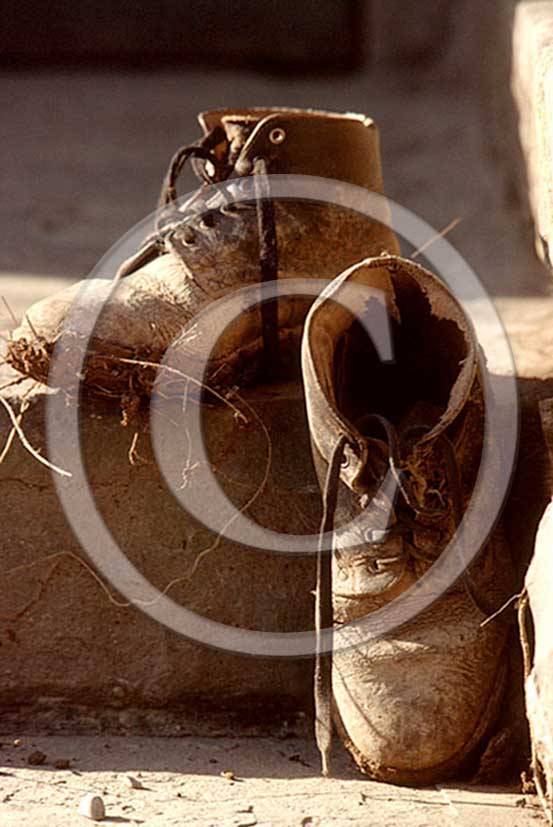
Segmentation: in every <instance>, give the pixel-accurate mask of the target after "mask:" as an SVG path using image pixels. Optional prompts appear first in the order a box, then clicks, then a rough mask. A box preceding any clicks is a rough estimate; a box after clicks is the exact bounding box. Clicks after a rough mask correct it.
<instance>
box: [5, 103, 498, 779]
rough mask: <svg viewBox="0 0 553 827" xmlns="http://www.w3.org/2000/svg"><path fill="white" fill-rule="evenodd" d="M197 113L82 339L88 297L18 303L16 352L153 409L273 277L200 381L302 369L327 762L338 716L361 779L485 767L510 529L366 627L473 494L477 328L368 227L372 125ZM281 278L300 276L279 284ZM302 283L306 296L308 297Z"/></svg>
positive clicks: (375, 161)
mask: <svg viewBox="0 0 553 827" xmlns="http://www.w3.org/2000/svg"><path fill="white" fill-rule="evenodd" d="M200 123H201V125H202V127H203V132H204V135H203V137H202V138H201V139H200V140H199V141H198V142H197V143H195V144H193V145H191V146H188V147H184V148H183V149H182V150H180V151H179V152H178V153H177V154H176V156H175V157H174V159H173V161H172V163H171V166H170V169H169V172H168V175H167V179H166V181H165V184H164V188H163V192H162V203H161V208H160V212H159V217H158V226H157V231H156V232H155V233H154V234H153V235H152V236H151V237H150V238H149V239H147V240H146V242H145V243H144V245H143V246H142V247H141V249H140V250H139V251H138V252H137V254H136V255H135V256H134V257H133V258H132V259H131V260H129V261H128V262H127V263H126V264H125V265H124V266H123V267H122V269H121V271H120V272H119V274H118V279H119V282H118V284H117V288H116V290H115V291H114V292H113V293H112V294H111V296H110V297H109V300H108V301H107V302H106V303H105V305H104V306H103V309H102V312H101V314H100V315H99V317H98V320H97V322H96V325H95V327H94V331H93V335H92V338H90V339H88V338H87V339H86V340H84V339H83V340H82V341H81V339H82V337H81V334H80V331H79V324H78V318H79V315H78V314H79V312H81V313H84V314H85V315H86V313H87V308H86V306H85V307H84V309H83V308H82V307H81V309H80V310H79V311H78V312H77V315H75V314H72V316H71V323H70V324H69V325H68V324H67V318H68V313H69V310H70V308H71V306H72V305H73V303H74V300H75V298H76V297H77V296H78V295H79V291H80V286H79V285H76V286H74V287H71V288H69V289H68V290H65V291H62V292H61V293H60V294H58V295H56V296H54V297H52V298H50V299H47V300H45V301H43V302H40V303H39V304H37V305H35V306H34V307H32V308H31V309H30V310H29V311H28V313H27V315H26V317H25V322H24V323H23V324H22V326H21V327H20V328H19V329H18V330H17V331H16V332H15V334H14V337H13V341H12V343H11V346H10V354H9V358H10V360H11V363H12V364H13V366H14V367H16V368H17V369H18V370H19V371H21V372H22V373H24V374H26V375H29V376H32V377H34V378H35V379H38V380H40V381H43V382H47V381H48V372H49V367H50V361H51V357H52V353H53V351H54V348H55V347H57V352H58V353H59V352H63V350H64V348H65V349H67V350H71V351H73V350H75V349H76V348H77V349H78V348H79V347H82V348H83V349H86V361H85V365H84V372H83V373H82V375H81V376H80V377H79V378H80V379H82V381H83V382H84V384H85V385H86V386H87V387H88V389H89V390H90V391H91V392H93V393H100V394H108V395H111V396H115V397H118V398H119V399H121V400H122V401H123V403H124V404H127V403H128V399H129V395H130V396H132V397H133V399H135V400H136V399H137V398H140V397H142V396H144V397H148V395H149V394H150V392H151V388H152V384H153V382H154V379H155V373H156V368H155V366H156V364H157V363H159V362H160V360H161V359H162V358H163V356H164V353H165V351H166V349H167V348H168V346H169V345H172V344H174V342H175V341H177V343H178V342H179V340H181V347H182V348H183V349H184V358H185V359H188V360H189V361H190V363H191V364H192V363H194V361H195V360H198V359H200V358H201V356H202V335H203V333H204V331H203V329H202V324H201V318H202V313H204V312H205V311H206V309H208V308H210V307H211V306H212V305H213V304H214V303H216V302H217V301H218V300H220V299H223V298H225V297H228V296H230V295H232V294H234V293H236V294H237V295H242V293H238V291H242V290H243V289H244V288H246V287H251V286H254V285H258V284H259V283H260V282H265V284H266V286H269V287H270V286H271V284H274V282H275V280H276V279H278V284H279V285H280V284H282V285H283V286H284V288H283V289H282V291H281V293H280V295H278V297H277V298H276V299H275V298H274V296H275V294H274V293H273V294H271V295H273V301H266V302H264V303H262V304H260V303H259V302H257V303H253V304H252V303H250V304H249V305H248V306H247V307H246V303H245V304H244V306H243V308H242V309H241V310H240V306H239V310H240V312H238V313H234V315H232V317H231V318H230V320H229V321H228V324H226V326H225V328H224V330H223V329H222V328H221V329H220V330H217V331H216V333H217V336H216V337H215V338H214V339H213V336H212V333H213V331H208V333H209V334H210V336H211V339H213V341H215V340H216V344H215V347H214V349H213V350H211V353H210V355H209V359H208V360H207V367H206V371H205V373H204V374H203V376H204V381H205V384H206V385H208V386H210V387H213V386H214V385H216V386H218V387H219V388H223V389H224V388H225V387H228V386H235V385H240V384H244V383H246V382H253V381H256V380H258V379H260V378H262V379H265V380H267V379H268V378H269V379H276V378H278V377H279V376H286V375H289V374H290V373H293V372H294V370H295V369H297V370H299V371H300V372H301V377H302V380H303V385H304V391H305V399H306V406H307V414H308V422H309V429H310V434H311V442H312V451H313V457H314V462H315V466H316V470H317V474H318V476H319V479H320V481H321V490H322V495H323V499H324V503H323V505H324V513H325V517H324V525H323V527H322V532H321V545H320V551H319V555H318V584H317V609H316V614H317V617H316V621H317V622H316V626H317V636H316V640H317V666H316V681H315V696H316V711H317V724H316V729H317V740H318V743H319V747H320V749H321V752H322V753H323V763H324V764H325V765H326V763H327V759H328V751H329V748H330V731H331V728H332V726H333V725H334V726H335V727H336V728H337V729H338V731H339V733H340V736H341V737H342V740H343V741H344V743H345V744H346V746H347V747H348V749H349V750H350V751H351V753H352V754H353V756H354V758H355V760H356V762H357V764H358V765H359V767H360V768H361V769H362V770H363V771H364V772H366V773H367V774H368V775H369V776H371V777H373V778H375V779H379V780H385V781H392V782H396V783H405V784H426V783H433V782H436V781H440V780H443V779H444V778H446V777H449V776H451V775H453V774H456V773H458V772H460V771H462V770H464V769H465V768H468V767H470V766H472V765H474V764H475V762H477V761H478V758H479V756H481V755H482V754H483V752H484V750H485V748H486V745H487V743H488V742H489V741H490V739H491V738H492V737H493V735H494V733H495V732H496V731H497V722H498V719H499V715H500V711H501V706H502V699H503V697H504V689H505V684H506V679H507V670H508V657H507V652H508V638H509V633H508V628H507V626H506V624H505V623H504V622H502V620H501V619H499V620H497V621H492V622H490V623H487V624H485V625H484V626H483V625H482V621H483V620H484V618H485V617H486V615H487V614H488V613H489V612H490V611H491V610H492V609H493V608H494V607H498V606H500V605H501V603H502V602H503V600H504V599H505V597H507V596H508V595H509V594H510V589H511V561H510V558H509V554H508V551H507V549H506V546H505V543H504V541H503V538H502V534H501V528H500V527H499V528H496V530H495V531H494V533H493V534H492V536H491V538H490V539H489V541H488V543H487V545H486V547H485V548H484V549H481V550H479V552H480V553H479V555H478V556H476V557H475V558H474V561H473V562H472V564H471V565H470V566H468V567H467V568H466V569H465V571H464V573H463V576H462V577H460V578H459V579H457V580H456V581H455V582H451V583H447V584H446V585H445V586H444V587H443V588H442V590H441V591H440V592H438V593H436V594H434V595H433V599H432V600H429V601H427V602H426V604H425V607H424V609H423V611H421V612H418V613H417V612H416V611H415V612H414V611H412V610H406V613H404V614H402V613H401V611H400V612H399V613H398V612H396V613H395V614H394V613H393V612H392V613H391V614H389V616H388V622H387V621H386V616H385V615H384V616H383V617H384V621H383V625H382V624H381V626H380V627H379V631H377V632H375V628H376V627H374V628H373V627H371V626H370V623H369V626H367V628H366V629H365V628H364V626H363V624H364V623H365V622H366V621H370V620H371V619H372V618H375V617H377V616H378V617H380V616H382V612H383V611H384V612H385V610H386V609H389V608H390V607H394V606H397V605H401V604H400V601H399V599H400V598H401V597H402V596H405V595H406V594H408V593H412V592H413V589H416V587H417V584H419V583H420V582H422V580H423V578H424V577H425V576H426V575H427V573H428V572H431V570H432V567H433V564H434V563H435V562H436V561H437V560H438V559H439V558H440V557H441V555H442V554H444V553H445V550H446V548H447V547H448V544H450V541H451V540H452V538H453V537H454V536H455V534H456V531H457V529H458V525H459V523H460V521H461V519H462V517H463V514H464V511H465V508H466V506H467V503H468V502H469V500H470V497H471V494H472V490H473V487H474V483H475V479H476V476H477V473H478V468H479V464H480V460H481V456H482V449H483V432H484V428H483V424H484V418H485V416H486V411H485V405H484V397H483V392H482V375H481V371H482V370H483V367H482V366H481V364H480V362H479V358H478V348H477V343H476V341H475V337H474V333H473V330H472V328H471V325H470V323H469V321H468V320H467V318H466V317H465V314H464V312H463V310H462V308H461V306H460V305H459V304H458V303H457V301H456V300H455V298H454V297H453V296H452V295H451V293H450V292H449V291H448V289H447V287H446V286H445V285H444V284H443V283H442V282H441V281H440V280H439V279H438V278H437V277H435V276H434V275H432V274H431V273H430V272H428V271H427V270H425V269H423V268H422V267H420V266H418V265H417V264H415V263H414V262H413V261H410V260H407V259H405V258H401V257H400V256H399V254H398V251H399V248H398V244H397V240H396V238H395V236H394V234H393V232H392V231H391V229H390V228H389V226H387V224H386V221H385V215H384V213H381V214H380V215H377V216H376V217H374V216H373V217H367V216H366V215H364V214H362V213H360V212H357V211H355V210H353V209H351V208H350V207H351V203H352V202H351V199H350V200H348V199H347V198H346V199H344V197H343V195H344V193H346V195H347V194H351V193H353V194H354V195H355V194H357V196H358V197H359V198H361V202H360V203H362V196H363V194H364V193H365V194H366V193H368V192H369V193H376V194H379V193H382V180H381V173H380V160H379V147H378V136H377V131H376V128H375V126H374V123H373V122H372V121H371V120H370V119H368V118H365V117H362V116H357V115H350V114H348V115H336V114H329V113H323V112H312V111H307V112H303V111H298V110H241V111H235V110H234V111H229V110H223V111H216V112H210V113H207V114H204V115H202V116H201V117H200ZM189 159H190V161H191V163H192V164H193V165H194V168H195V171H196V172H197V173H198V174H199V176H200V177H201V178H202V180H203V182H204V186H202V187H200V189H199V191H198V193H197V194H196V196H194V197H193V198H192V199H189V200H188V202H187V203H186V204H185V205H184V206H182V205H179V203H178V202H177V191H176V182H177V178H178V176H179V173H180V171H181V169H182V167H183V165H184V163H185V162H186V161H187V160H189ZM290 175H292V176H297V175H300V176H316V178H313V177H310V178H309V179H303V178H302V179H297V178H288V177H286V176H290ZM298 181H299V185H298ZM306 181H307V183H309V182H311V183H313V184H316V183H319V184H320V183H321V181H323V183H324V185H325V186H324V187H323V188H322V189H320V190H319V191H318V192H319V193H323V195H324V194H325V193H330V201H331V202H332V203H328V202H327V203H325V201H324V200H320V195H317V194H315V197H313V198H310V197H309V192H311V190H309V188H308V189H307V190H305V188H302V183H303V184H305V182H306ZM221 184H223V186H221ZM227 184H228V186H227ZM347 185H352V186H350V187H347ZM298 186H299V188H298ZM325 187H326V189H325ZM313 191H314V190H313ZM354 200H355V199H354ZM345 203H347V204H348V206H344V204H345ZM378 205H379V206H378ZM378 205H377V208H376V211H377V212H378V209H381V208H382V203H381V202H380V201H379V202H378ZM379 218H381V219H382V220H378V219H379ZM288 279H291V280H300V281H290V282H289V284H290V285H291V287H290V290H289V291H287V290H286V280H288ZM316 280H322V281H321V284H322V283H323V282H324V283H325V284H326V286H324V287H322V286H321V284H319V283H318V282H317V281H316ZM309 282H312V283H313V284H316V285H317V286H316V289H315V290H313V291H310V290H309V289H307V288H306V289H305V293H306V294H307V295H301V293H302V288H301V285H302V284H303V285H304V286H305V284H306V283H307V284H309ZM298 285H300V286H298ZM310 292H311V295H309V293H310ZM313 293H317V294H318V297H317V298H316V299H315V301H314V302H313ZM267 295H269V294H265V296H267ZM104 298H105V297H104ZM93 301H96V299H95V298H94V296H93ZM198 318H199V319H200V322H199V323H198V324H197V325H196V329H195V336H194V337H187V338H186V337H185V338H186V341H185V342H184V343H183V342H182V330H183V328H185V327H187V326H188V328H189V326H190V325H191V324H193V323H194V320H195V319H198ZM75 320H76V321H75ZM208 326H209V325H208ZM188 328H187V329H188ZM219 333H220V334H221V335H219ZM208 338H209V337H208ZM300 342H301V345H300ZM300 351H301V365H299V364H298V363H299V359H298V355H299V353H300ZM302 447H303V446H302ZM295 449H296V450H297V446H296V447H295ZM329 533H330V536H331V537H332V538H333V540H332V542H331V543H330V544H327V545H326V546H325V542H324V538H325V536H327V537H328V536H329ZM329 545H330V547H331V548H332V551H331V552H330V553H325V548H328V547H329ZM470 556H471V555H469V557H470ZM371 629H372V631H371ZM325 634H326V637H325ZM329 635H330V637H329ZM329 640H330V643H329V644H328V645H323V642H324V641H326V642H327V643H328V641H329ZM332 650H333V654H332Z"/></svg>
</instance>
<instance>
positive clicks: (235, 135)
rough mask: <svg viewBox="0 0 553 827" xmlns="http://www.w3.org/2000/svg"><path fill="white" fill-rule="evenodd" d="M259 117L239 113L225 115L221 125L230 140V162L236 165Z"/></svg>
mask: <svg viewBox="0 0 553 827" xmlns="http://www.w3.org/2000/svg"><path fill="white" fill-rule="evenodd" d="M258 120H259V119H258V118H255V117H248V116H238V115H224V116H223V117H222V118H221V125H222V126H223V128H224V130H225V132H226V133H227V138H228V140H229V164H231V165H234V163H235V162H236V159H237V158H238V156H239V155H240V152H241V151H242V147H243V146H244V144H245V143H246V141H247V140H248V137H249V136H250V134H251V133H252V131H253V129H254V128H255V126H256V124H257V122H258Z"/></svg>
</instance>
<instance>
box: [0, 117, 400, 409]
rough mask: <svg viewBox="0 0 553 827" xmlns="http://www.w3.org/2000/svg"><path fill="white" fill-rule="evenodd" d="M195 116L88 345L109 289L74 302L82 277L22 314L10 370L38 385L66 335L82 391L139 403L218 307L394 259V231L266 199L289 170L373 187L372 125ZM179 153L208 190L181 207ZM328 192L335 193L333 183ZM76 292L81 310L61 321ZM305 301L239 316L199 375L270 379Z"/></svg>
mask: <svg viewBox="0 0 553 827" xmlns="http://www.w3.org/2000/svg"><path fill="white" fill-rule="evenodd" d="M199 120H200V124H201V126H202V129H203V132H204V136H203V137H202V138H201V139H200V140H199V141H198V142H197V143H196V144H193V145H191V146H187V147H183V148H181V149H180V150H179V151H178V152H177V153H176V155H175V156H174V158H173V160H172V162H171V165H170V167H169V171H168V174H167V177H166V180H165V183H164V187H163V190H162V196H161V201H160V213H159V215H158V222H157V231H156V232H155V233H154V235H153V236H151V237H150V238H148V239H147V240H146V242H145V243H144V244H143V246H142V247H141V249H139V251H138V252H137V254H136V255H135V256H133V257H132V258H131V259H130V260H129V261H127V262H126V263H125V264H124V265H123V267H122V268H121V270H120V272H119V274H118V278H119V283H118V285H117V287H116V289H115V291H114V292H113V293H112V295H111V296H110V297H109V300H108V301H107V303H106V304H105V306H104V307H103V309H102V312H101V315H100V316H99V319H98V321H97V323H96V327H95V330H94V334H93V336H92V339H91V340H90V341H89V342H88V343H86V342H84V341H82V339H83V338H84V337H82V336H81V334H80V328H81V327H82V325H81V324H80V322H79V319H80V318H83V319H84V320H85V321H86V319H87V317H89V315H90V313H91V312H92V311H93V310H94V308H95V307H97V306H98V303H99V302H104V301H105V300H106V296H107V295H108V293H109V291H110V290H111V289H112V287H113V283H112V282H111V281H104V280H98V281H97V282H95V283H94V285H92V288H91V285H90V283H89V284H88V286H87V289H86V292H85V293H83V294H81V289H82V287H83V284H84V282H81V283H79V284H76V285H74V286H72V287H70V288H68V289H66V290H63V291H62V292H60V293H58V294H57V295H55V296H53V297H51V298H48V299H46V300H44V301H42V302H39V303H38V304H36V305H34V306H33V307H31V309H30V310H29V311H28V313H27V314H26V316H25V320H24V322H23V323H22V325H21V326H20V327H19V328H18V329H17V330H16V331H15V332H14V335H13V341H12V343H11V345H10V348H9V355H8V359H9V360H10V362H11V364H12V365H13V366H14V367H15V368H16V369H17V370H19V371H20V372H22V373H23V374H26V375H29V376H32V377H34V378H35V379H38V380H40V381H42V382H46V381H47V378H48V371H49V365H50V359H51V355H52V352H53V348H54V346H55V345H56V343H58V342H59V341H60V339H62V342H63V344H64V345H65V346H66V347H67V348H68V349H74V348H76V347H79V346H82V347H85V345H86V348H87V361H86V367H85V370H84V375H83V377H82V379H83V382H84V384H85V386H88V388H89V389H91V390H93V391H95V392H97V393H101V394H107V395H111V396H116V397H117V396H119V397H128V396H129V395H130V396H131V397H132V396H134V397H141V396H147V395H148V394H149V392H150V390H151V385H152V382H153V379H154V376H155V373H156V370H155V366H156V365H157V363H158V362H159V360H160V359H161V357H162V356H163V354H164V352H165V350H166V348H167V347H168V345H169V344H170V343H172V342H173V341H174V340H175V338H176V337H178V336H179V334H180V332H181V331H182V329H183V328H184V327H185V326H186V325H187V324H188V323H190V322H191V321H192V320H193V319H194V318H195V316H196V315H197V314H198V312H199V311H201V310H202V309H203V308H204V307H206V306H207V305H209V304H210V303H211V302H213V301H214V300H216V299H218V298H220V297H221V296H224V295H226V294H228V293H230V292H231V291H233V290H236V289H237V288H240V287H243V286H244V285H248V284H255V283H256V282H259V281H263V280H266V281H271V280H273V279H275V278H277V277H278V278H297V277H306V276H307V277H312V276H314V275H316V277H317V278H333V277H334V276H336V275H337V274H338V273H339V272H341V271H342V270H343V268H344V267H345V266H348V265H350V264H352V263H353V262H355V261H357V260H359V259H360V258H362V257H365V256H367V255H372V254H377V253H380V252H381V251H383V250H387V251H389V252H393V251H397V242H396V239H395V236H394V234H393V232H392V231H391V230H390V228H389V227H388V226H386V225H385V224H383V223H380V222H378V221H375V220H371V219H367V218H366V217H365V216H363V215H361V214H359V213H357V212H354V211H352V210H350V209H345V208H343V207H340V206H333V205H329V204H324V203H315V202H307V201H305V200H303V201H302V200H300V199H297V198H296V199H294V198H292V199H291V200H288V199H281V200H278V199H271V197H270V195H271V191H270V190H271V179H270V175H273V174H284V173H295V174H301V175H309V176H320V177H323V178H327V179H332V180H333V181H334V182H336V181H338V182H345V183H349V184H355V185H357V186H358V187H362V188H366V189H369V190H372V191H375V192H378V193H381V192H382V177H381V169H380V158H379V145H378V135H377V130H376V127H375V125H374V123H373V121H372V120H371V119H370V118H367V117H365V116H362V115H352V114H345V115H340V114H331V113H326V112H318V111H311V110H308V111H301V110H291V109H244V110H220V111H214V112H207V113H204V114H202V115H200V118H199ZM188 159H190V160H191V162H192V163H193V165H194V169H195V172H196V173H197V174H198V176H199V178H200V179H201V181H202V182H203V186H201V187H200V189H199V190H198V191H197V193H196V194H195V195H194V196H193V197H192V198H191V199H189V200H188V201H187V203H186V204H185V205H183V206H179V204H178V202H177V191H176V182H177V178H178V176H179V174H180V172H181V170H182V168H183V166H184V164H185V162H186V161H187V160H188ZM250 176H253V178H252V177H250ZM268 176H269V177H268ZM231 179H233V180H235V181H236V184H233V186H236V187H240V185H241V183H243V182H244V181H245V180H248V181H249V183H250V184H251V183H252V181H253V182H254V184H255V186H254V187H253V191H254V197H252V198H251V199H249V200H248V201H247V202H246V203H244V202H240V203H233V202H232V200H230V201H229V195H228V192H227V193H226V195H225V194H223V193H221V192H220V191H217V189H216V188H214V187H213V186H210V185H212V184H217V183H220V182H223V181H228V180H231ZM331 186H333V192H334V194H337V195H338V196H339V194H340V187H339V185H338V187H336V186H334V185H331ZM79 295H81V298H80V300H79V301H80V309H79V310H78V313H77V315H76V317H75V315H74V316H73V318H72V322H71V325H70V326H69V327H67V326H66V324H65V320H66V317H67V314H68V311H69V309H70V307H71V306H72V304H73V302H74V301H75V299H76V298H77V297H78V296H79ZM308 306H309V304H308V303H306V301H305V299H303V300H302V299H288V300H286V299H284V298H281V299H280V300H279V301H278V305H277V303H276V302H272V303H271V302H266V303H265V304H263V305H262V306H261V308H260V307H259V306H256V307H255V308H254V309H253V310H249V311H247V312H241V313H239V318H237V319H236V320H235V321H234V322H233V323H232V324H231V325H230V326H229V328H228V329H227V330H226V331H225V335H224V336H222V337H221V338H220V340H219V342H218V344H217V347H216V349H215V351H214V352H213V353H212V358H211V361H210V366H209V370H208V374H207V379H208V381H210V382H212V383H215V384H218V385H225V383H242V384H243V383H244V382H245V381H247V380H248V378H251V376H252V375H255V373H256V372H258V373H259V372H261V374H262V376H263V378H265V379H266V378H270V377H271V374H273V373H274V374H275V375H278V363H279V362H282V363H283V364H286V363H287V362H289V361H290V360H291V361H296V360H297V352H298V347H299V336H300V335H301V329H302V325H303V321H304V318H305V313H306V311H307V309H308ZM79 314H80V315H79ZM84 327H86V324H85V325H84ZM221 332H222V331H221ZM196 333H198V331H196ZM199 333H200V334H201V330H200V331H199ZM193 338H194V337H189V338H188V339H187V340H186V341H184V342H183V343H182V347H183V348H184V350H186V349H187V348H188V349H189V350H190V358H194V355H195V354H196V353H197V352H198V350H201V335H200V340H199V341H198V340H197V339H196V340H194V341H191V339H193ZM187 352H188V351H187ZM261 353H262V355H263V357H264V358H262V359H260V358H259V356H260V354H261ZM186 355H187V354H186V353H185V356H186ZM181 364H182V360H181Z"/></svg>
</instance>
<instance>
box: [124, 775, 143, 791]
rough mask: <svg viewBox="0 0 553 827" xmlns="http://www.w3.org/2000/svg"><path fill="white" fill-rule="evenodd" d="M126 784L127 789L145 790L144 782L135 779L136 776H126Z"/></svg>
mask: <svg viewBox="0 0 553 827" xmlns="http://www.w3.org/2000/svg"><path fill="white" fill-rule="evenodd" d="M125 784H126V785H127V787H130V788H131V789H132V790H143V789H144V787H143V786H142V782H141V781H139V780H138V778H135V777H134V775H126V776H125Z"/></svg>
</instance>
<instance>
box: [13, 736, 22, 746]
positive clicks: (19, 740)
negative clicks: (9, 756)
mask: <svg viewBox="0 0 553 827" xmlns="http://www.w3.org/2000/svg"><path fill="white" fill-rule="evenodd" d="M13 745H14V747H20V746H21V738H16V739H15V741H14V742H13Z"/></svg>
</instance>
